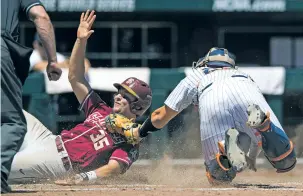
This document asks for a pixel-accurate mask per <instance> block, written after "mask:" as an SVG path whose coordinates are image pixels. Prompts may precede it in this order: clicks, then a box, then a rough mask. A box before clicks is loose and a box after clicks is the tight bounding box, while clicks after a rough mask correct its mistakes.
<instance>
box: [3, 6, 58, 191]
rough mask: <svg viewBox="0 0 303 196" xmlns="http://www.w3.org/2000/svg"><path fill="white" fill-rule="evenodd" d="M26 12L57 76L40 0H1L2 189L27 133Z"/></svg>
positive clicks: (51, 35)
mask: <svg viewBox="0 0 303 196" xmlns="http://www.w3.org/2000/svg"><path fill="white" fill-rule="evenodd" d="M21 14H25V15H26V16H27V18H28V19H29V20H31V21H32V22H33V23H34V24H35V26H36V30H37V32H38V34H39V36H40V39H41V41H42V44H43V46H44V48H45V51H46V54H47V57H48V66H47V73H48V78H49V80H58V79H59V78H60V76H61V69H59V68H57V67H56V63H57V57H56V44H55V38H54V37H55V36H54V30H53V25H52V23H51V21H50V18H49V16H48V14H47V13H46V11H45V9H44V7H43V5H42V4H41V2H40V1H39V0H1V193H7V192H9V191H10V187H9V186H8V184H7V178H8V175H9V172H10V169H11V164H12V160H13V157H14V155H15V154H16V152H17V151H18V150H19V148H20V146H21V144H22V141H23V139H24V136H25V133H26V120H25V117H24V115H23V112H22V92H21V91H22V85H23V83H24V81H25V79H26V77H27V75H28V70H29V56H30V55H31V53H32V49H30V48H27V47H25V46H22V45H20V44H19V43H18V37H19V30H18V28H19V17H20V16H21Z"/></svg>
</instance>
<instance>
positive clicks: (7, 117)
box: [1, 39, 26, 192]
mask: <svg viewBox="0 0 303 196" xmlns="http://www.w3.org/2000/svg"><path fill="white" fill-rule="evenodd" d="M2 41H3V40H2V39H1V42H2ZM25 133H26V120H25V117H24V114H23V112H22V84H21V81H20V80H19V78H18V77H17V76H16V73H15V69H14V65H13V62H12V59H11V57H10V54H9V52H8V50H7V48H6V47H4V46H3V45H2V43H1V189H2V190H1V192H6V191H5V190H7V189H8V188H9V187H8V186H7V179H8V175H9V172H10V169H11V164H12V161H13V158H14V156H15V154H16V152H17V151H18V150H19V149H20V147H21V145H22V142H23V139H24V136H25Z"/></svg>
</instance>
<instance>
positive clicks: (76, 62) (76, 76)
mask: <svg viewBox="0 0 303 196" xmlns="http://www.w3.org/2000/svg"><path fill="white" fill-rule="evenodd" d="M95 19H96V15H95V11H89V10H87V11H86V13H82V14H81V17H80V24H79V27H78V31H77V40H76V42H75V45H74V48H73V50H72V54H71V57H70V61H69V72H68V79H69V82H70V84H71V86H72V88H73V91H74V93H75V95H76V97H77V99H78V101H79V103H80V104H81V103H82V102H83V100H84V99H85V97H86V95H87V94H88V93H89V91H90V90H91V87H90V85H89V83H88V82H87V80H86V79H85V64H84V59H85V50H86V44H87V40H88V38H89V37H90V36H91V34H93V32H94V31H93V30H91V28H92V25H93V23H94V21H95Z"/></svg>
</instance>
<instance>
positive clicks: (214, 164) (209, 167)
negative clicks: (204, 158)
mask: <svg viewBox="0 0 303 196" xmlns="http://www.w3.org/2000/svg"><path fill="white" fill-rule="evenodd" d="M205 167H206V177H207V179H208V182H209V183H210V184H211V185H222V184H229V183H231V182H232V180H233V179H234V178H235V177H236V173H237V172H236V170H235V169H234V167H233V166H232V164H231V163H230V161H229V160H228V158H227V156H225V155H222V154H219V153H218V154H217V155H216V158H215V159H213V160H211V161H210V162H209V163H205Z"/></svg>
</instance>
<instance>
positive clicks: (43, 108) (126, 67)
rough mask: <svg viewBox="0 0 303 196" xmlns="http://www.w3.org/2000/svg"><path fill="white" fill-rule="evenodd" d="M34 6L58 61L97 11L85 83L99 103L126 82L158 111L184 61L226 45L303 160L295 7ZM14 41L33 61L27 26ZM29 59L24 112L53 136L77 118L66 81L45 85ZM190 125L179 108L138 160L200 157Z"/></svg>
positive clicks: (265, 3)
mask: <svg viewBox="0 0 303 196" xmlns="http://www.w3.org/2000/svg"><path fill="white" fill-rule="evenodd" d="M41 1H42V2H43V3H44V5H45V7H46V9H47V11H48V12H49V14H50V17H51V18H52V21H53V24H54V27H55V33H56V41H57V51H58V53H59V54H58V55H61V56H60V57H62V58H60V59H62V62H64V61H65V60H66V59H68V57H69V56H70V54H71V50H72V47H73V45H74V41H75V39H76V30H77V27H78V23H79V22H78V21H79V16H80V13H81V12H82V11H84V10H86V9H95V10H96V11H97V20H96V22H95V25H94V30H95V33H94V34H93V36H92V37H91V38H90V40H89V43H88V47H87V53H86V58H87V61H86V65H87V76H88V79H89V81H90V83H91V85H92V86H93V88H94V89H95V90H96V91H97V92H98V93H99V94H100V96H101V97H102V98H103V99H104V100H105V101H106V102H108V103H109V104H112V102H111V99H112V96H113V93H114V92H113V91H114V88H113V87H112V83H113V82H121V81H123V80H124V79H125V78H127V77H129V76H136V77H138V78H140V79H143V80H145V81H146V82H148V83H149V84H150V85H151V87H152V89H153V104H152V107H151V109H150V110H149V112H151V111H152V110H154V109H156V108H158V107H159V106H161V105H163V102H164V100H165V98H166V97H167V95H168V94H169V93H170V92H171V90H172V89H173V88H174V87H175V86H176V84H177V83H178V82H179V81H180V80H181V79H183V78H184V77H185V76H186V74H187V73H188V71H190V69H191V65H192V62H193V61H196V60H197V59H198V58H200V57H202V56H204V54H205V53H206V52H207V51H208V50H209V48H211V47H214V46H218V47H225V48H227V49H228V50H229V51H230V52H232V53H233V54H235V56H236V60H237V64H238V66H239V69H243V71H246V72H248V73H249V74H251V75H252V77H253V79H255V80H256V82H257V83H258V84H259V85H260V87H261V90H262V92H263V93H264V96H265V98H266V99H267V101H268V102H269V104H270V105H271V107H272V108H273V110H274V112H275V113H276V114H277V116H278V118H279V119H280V121H281V123H282V124H283V126H284V127H285V130H286V131H287V133H288V134H289V136H290V137H291V138H292V139H293V140H294V141H295V143H296V146H297V153H298V156H303V1H301V0H41ZM20 34H21V36H20V40H19V41H20V42H21V43H23V44H25V45H26V46H30V47H32V46H33V47H35V49H36V51H37V53H36V54H35V55H38V56H39V55H41V56H43V55H42V53H41V52H39V43H38V42H36V41H37V38H36V37H35V28H34V26H33V25H32V24H31V23H29V22H26V20H23V22H22V23H21V25H20ZM32 59H34V60H32V62H31V63H32V69H31V74H30V76H29V78H28V79H27V81H26V84H25V85H24V90H23V95H24V108H25V109H26V110H28V111H29V112H31V113H32V114H34V115H35V116H36V117H37V118H38V119H39V120H41V121H42V122H43V123H44V124H45V125H46V126H47V127H48V128H50V129H51V130H52V131H53V132H54V133H56V134H59V133H60V132H61V131H62V129H68V128H71V127H72V126H74V125H75V124H76V123H78V122H80V121H82V120H83V116H82V114H81V113H80V112H79V111H78V110H77V108H78V103H77V100H76V98H75V96H74V95H73V93H72V92H71V88H70V86H69V84H68V82H67V75H66V74H67V70H66V69H64V72H63V76H62V78H61V79H60V80H59V81H58V82H57V83H55V82H53V83H49V82H48V81H47V80H46V79H45V77H44V73H43V69H41V66H38V65H41V64H39V63H41V62H39V61H43V58H38V57H37V56H35V57H32ZM37 59H38V60H37ZM58 59H59V58H58ZM35 66H36V68H35ZM146 115H149V113H147V114H146ZM145 118H146V116H144V117H142V118H141V119H139V122H143V121H144V119H145ZM198 118H199V116H198V111H197V109H196V108H194V107H189V108H188V109H186V110H184V111H183V112H182V113H181V114H180V115H178V116H177V117H176V118H175V119H174V120H172V121H171V122H170V123H169V125H168V126H167V127H165V128H164V129H163V131H161V132H159V133H157V134H154V135H153V136H152V137H149V138H148V139H147V140H146V141H144V142H143V144H142V147H141V158H146V159H149V158H155V157H160V156H161V155H163V152H165V153H166V154H169V155H170V156H171V157H173V158H187V159H191V158H201V157H202V155H201V153H200V152H201V150H200V148H201V144H200V139H199V138H200V133H199V121H198Z"/></svg>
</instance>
